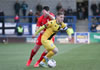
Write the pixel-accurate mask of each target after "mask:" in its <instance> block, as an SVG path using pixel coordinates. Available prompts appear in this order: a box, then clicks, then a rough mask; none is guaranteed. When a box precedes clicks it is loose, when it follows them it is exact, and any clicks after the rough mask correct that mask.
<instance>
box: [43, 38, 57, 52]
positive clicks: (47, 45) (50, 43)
mask: <svg viewBox="0 0 100 70" xmlns="http://www.w3.org/2000/svg"><path fill="white" fill-rule="evenodd" d="M41 42H42V45H43V46H44V48H45V49H46V50H47V51H51V50H53V49H54V48H55V47H56V46H55V45H54V43H53V41H52V40H43V39H42V40H41Z"/></svg>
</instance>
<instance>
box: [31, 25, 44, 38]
mask: <svg viewBox="0 0 100 70" xmlns="http://www.w3.org/2000/svg"><path fill="white" fill-rule="evenodd" d="M43 29H45V26H44V25H43V26H41V27H40V28H39V29H38V30H37V31H36V32H35V34H34V35H33V36H32V38H35V37H36V36H37V35H38V34H39V33H40V32H41V31H42V30H43Z"/></svg>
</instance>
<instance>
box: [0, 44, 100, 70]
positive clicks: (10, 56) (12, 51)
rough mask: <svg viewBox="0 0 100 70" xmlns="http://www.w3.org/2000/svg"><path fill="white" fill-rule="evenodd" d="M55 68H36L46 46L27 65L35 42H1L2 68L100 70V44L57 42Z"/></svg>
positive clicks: (0, 59)
mask: <svg viewBox="0 0 100 70" xmlns="http://www.w3.org/2000/svg"><path fill="white" fill-rule="evenodd" d="M56 46H57V47H58V49H59V53H58V54H57V55H55V56H54V57H53V59H55V60H56V62H57V66H56V67H55V68H42V67H39V68H34V67H33V65H34V64H35V62H36V61H37V60H38V59H39V57H40V55H41V53H42V52H43V50H44V48H43V46H41V48H40V50H39V51H38V53H37V54H36V55H35V57H34V59H33V61H32V63H31V65H30V66H29V67H26V62H27V60H28V58H29V56H30V51H31V49H32V48H33V47H34V44H25V43H21V44H19V43H14V44H0V70H100V44H99V43H98V44H56Z"/></svg>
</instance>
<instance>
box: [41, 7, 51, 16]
mask: <svg viewBox="0 0 100 70" xmlns="http://www.w3.org/2000/svg"><path fill="white" fill-rule="evenodd" d="M42 12H43V15H44V16H45V17H47V16H48V15H47V14H46V12H48V13H50V12H49V7H48V6H44V7H43V11H42Z"/></svg>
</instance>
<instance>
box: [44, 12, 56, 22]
mask: <svg viewBox="0 0 100 70" xmlns="http://www.w3.org/2000/svg"><path fill="white" fill-rule="evenodd" d="M43 13H45V14H47V15H48V16H49V18H50V19H51V20H54V19H55V16H54V14H50V13H49V12H47V11H46V10H43Z"/></svg>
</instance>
